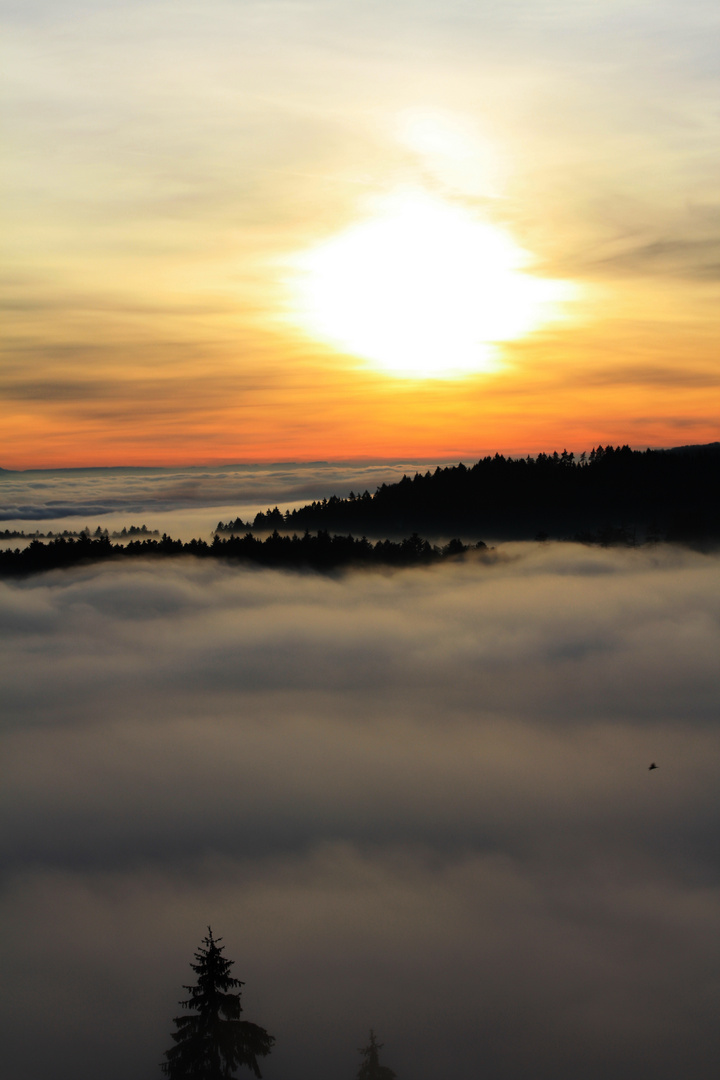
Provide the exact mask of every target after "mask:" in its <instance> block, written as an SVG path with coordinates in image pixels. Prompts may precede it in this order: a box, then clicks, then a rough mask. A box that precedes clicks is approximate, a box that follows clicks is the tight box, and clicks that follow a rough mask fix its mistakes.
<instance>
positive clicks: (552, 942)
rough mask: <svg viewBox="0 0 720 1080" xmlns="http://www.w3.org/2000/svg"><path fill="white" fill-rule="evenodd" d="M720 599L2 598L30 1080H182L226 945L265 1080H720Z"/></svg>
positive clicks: (597, 552) (227, 589)
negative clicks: (178, 1077) (178, 1078)
mask: <svg viewBox="0 0 720 1080" xmlns="http://www.w3.org/2000/svg"><path fill="white" fill-rule="evenodd" d="M719 569H720V558H718V557H717V556H708V555H702V554H698V553H694V552H691V551H687V550H681V549H675V548H671V547H663V546H658V547H656V548H653V549H649V548H648V549H641V550H629V551H617V550H601V549H587V548H581V547H577V546H573V545H560V544H558V545H554V544H547V545H533V544H526V545H522V544H517V545H506V546H504V547H503V548H502V549H500V550H499V551H498V553H497V556H496V558H495V560H494V561H488V562H484V563H483V562H480V561H476V560H473V559H468V560H466V561H459V562H457V563H453V564H450V565H443V566H441V567H433V568H429V569H424V570H417V569H415V570H409V571H398V572H394V573H391V572H365V573H361V572H356V573H349V574H347V575H344V576H335V577H324V576H320V575H314V574H284V573H279V572H273V571H270V570H253V569H243V568H237V567H230V566H224V565H222V564H211V563H208V562H203V563H200V562H195V561H193V560H191V559H187V560H185V559H181V560H176V561H168V562H165V563H164V562H157V561H155V562H153V563H150V562H148V563H133V564H132V565H111V566H92V567H86V568H76V569H74V570H73V571H70V572H54V573H50V574H46V575H41V576H38V577H33V578H30V579H27V580H25V581H21V582H12V583H7V582H0V633H2V648H3V656H4V660H5V663H4V664H3V676H2V690H1V694H2V701H3V704H4V709H3V714H4V719H3V734H2V738H3V752H2V762H3V765H2V768H3V772H4V779H3V792H4V800H5V812H4V814H3V815H2V818H1V819H0V837H1V840H2V852H3V862H4V879H3V881H4V884H3V892H2V898H1V900H0V912H1V914H2V921H3V925H4V926H5V927H6V929H8V928H9V929H10V931H11V933H10V934H6V944H5V946H4V947H3V964H2V967H3V971H4V976H3V980H4V986H5V989H4V998H3V1002H4V1003H3V1008H2V1013H1V1015H2V1026H3V1029H4V1030H3V1032H2V1045H3V1047H4V1050H3V1058H4V1061H5V1066H4V1068H5V1072H4V1075H5V1076H6V1077H7V1078H8V1080H36V1078H37V1077H40V1076H45V1075H47V1076H51V1077H52V1078H53V1080H97V1078H98V1077H101V1076H102V1077H103V1080H145V1078H148V1080H149V1078H151V1077H159V1075H160V1073H159V1069H158V1067H157V1066H158V1062H159V1061H160V1060H161V1057H162V1053H163V1051H164V1050H165V1049H167V1048H168V1047H169V1045H170V1032H171V1030H172V1023H171V1021H172V1017H173V1016H175V1015H177V1014H178V1012H179V1011H180V1010H179V1009H178V1006H177V1002H178V1000H179V999H180V998H181V997H183V996H184V992H183V991H182V985H183V984H184V983H187V982H189V981H190V980H191V978H192V973H191V971H190V968H189V966H188V964H189V961H190V960H191V958H192V953H193V952H194V950H195V948H196V946H197V945H198V943H199V942H200V939H201V937H202V936H203V934H204V932H205V929H206V927H207V925H208V923H210V924H211V925H212V928H213V931H214V932H215V933H216V934H218V935H221V936H222V937H223V938H224V944H225V945H226V947H227V955H228V956H229V957H230V958H232V959H234V960H236V961H237V963H236V967H235V969H234V974H236V975H237V976H238V977H239V978H241V979H244V980H245V981H246V986H245V988H244V992H243V1005H244V1008H245V1012H244V1016H245V1018H246V1019H249V1020H253V1021H255V1022H257V1023H260V1024H262V1025H263V1026H264V1027H266V1028H267V1029H268V1030H269V1031H270V1032H271V1033H272V1034H273V1035H275V1037H276V1039H277V1046H276V1049H275V1050H274V1051H273V1053H272V1055H271V1056H270V1057H269V1058H268V1059H266V1062H265V1063H264V1064H263V1074H264V1076H265V1077H266V1080H280V1078H282V1080H311V1078H312V1080H336V1078H337V1080H342V1077H346V1078H347V1080H352V1078H353V1077H354V1076H355V1074H356V1072H357V1068H358V1064H359V1056H358V1054H357V1051H356V1048H357V1047H359V1046H361V1045H363V1043H364V1042H365V1041H366V1039H367V1032H368V1029H369V1028H370V1027H373V1028H374V1029H375V1030H376V1032H377V1033H378V1035H379V1037H380V1040H381V1041H383V1042H384V1043H385V1049H384V1050H383V1057H382V1060H383V1061H384V1063H386V1064H387V1065H389V1066H391V1067H392V1068H393V1069H394V1070H395V1071H396V1072H397V1074H398V1080H435V1078H436V1077H438V1076H443V1077H452V1078H453V1080H476V1078H477V1077H478V1076H484V1077H490V1078H498V1080H525V1078H527V1077H529V1076H532V1077H534V1078H537V1080H551V1078H552V1080H571V1078H572V1080H576V1077H578V1076H582V1077H583V1080H595V1078H597V1080H600V1078H603V1080H604V1078H606V1077H608V1076H613V1078H615V1080H636V1078H637V1077H638V1076H640V1075H645V1074H647V1075H652V1076H653V1077H654V1078H655V1080H670V1078H673V1080H675V1078H676V1077H677V1076H679V1075H682V1076H686V1077H689V1078H694V1077H698V1078H700V1077H705V1076H708V1075H710V1074H711V1072H712V1063H713V1062H716V1050H717V1015H718V980H719V979H720V855H719V853H718V841H717V837H718V827H719V825H720V821H719V818H720V785H719V783H718V781H719V780H720V758H719V756H718V751H719V750H720V737H719V734H718V712H719V707H720V665H718V656H720V576H719V574H718V570H719ZM651 761H655V762H657V764H658V769H657V770H654V771H652V772H650V771H649V770H648V766H649V764H650V763H651Z"/></svg>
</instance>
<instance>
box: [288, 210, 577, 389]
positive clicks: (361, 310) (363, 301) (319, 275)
mask: <svg viewBox="0 0 720 1080" xmlns="http://www.w3.org/2000/svg"><path fill="white" fill-rule="evenodd" d="M529 262H530V256H529V255H528V254H527V252H525V251H523V250H522V249H521V248H520V247H518V245H517V244H516V243H515V242H514V241H513V240H512V238H511V237H510V236H509V235H508V234H507V233H505V232H504V231H503V230H502V229H500V228H498V227H497V226H495V225H491V224H489V223H487V222H482V221H480V220H478V219H477V218H475V217H473V216H472V215H471V214H470V213H469V212H468V211H467V210H465V209H463V208H462V207H459V206H456V205H453V204H452V203H449V202H445V201H443V200H441V199H438V198H436V197H433V196H430V195H427V194H425V193H418V192H403V193H397V194H395V195H393V196H391V197H389V198H387V199H385V201H384V202H383V204H382V205H381V206H380V207H379V208H378V210H377V212H376V213H375V214H374V215H373V216H371V217H369V218H368V219H366V220H364V221H362V222H360V223H358V224H356V225H353V226H351V227H350V228H348V229H346V230H345V231H343V232H341V233H339V234H338V235H336V236H334V237H332V238H331V239H329V240H327V241H325V242H324V243H322V244H320V245H318V246H317V247H315V248H312V249H311V250H309V251H306V252H304V253H303V254H301V255H300V256H298V257H297V258H296V259H295V260H294V261H293V266H294V269H295V272H296V273H295V276H294V281H293V291H294V293H295V297H296V299H295V303H294V304H293V307H294V312H293V314H294V318H295V319H296V320H297V321H298V322H299V323H300V325H301V326H302V327H303V329H305V331H306V332H307V333H309V334H311V335H312V336H314V337H316V338H319V339H320V340H324V341H326V342H327V343H328V344H331V345H333V346H334V347H336V348H339V349H341V350H343V351H344V352H348V353H350V354H352V355H354V356H358V357H362V358H363V359H365V360H367V361H369V362H371V363H372V364H374V365H375V366H377V367H379V368H380V369H381V370H382V371H385V372H387V373H388V374H393V375H402V376H406V377H410V378H428V377H435V378H437V377H445V378H447V377H453V376H458V375H463V374H467V373H469V372H477V371H489V370H492V369H493V368H494V367H496V366H497V364H498V359H497V348H496V343H498V342H502V341H509V340H513V339H516V338H519V337H522V336H523V335H525V334H528V333H529V332H530V331H531V330H534V329H536V328H537V327H538V326H540V325H541V324H542V323H544V322H546V321H547V320H548V319H552V318H557V317H558V315H559V307H560V303H561V301H563V300H565V299H567V298H568V297H569V295H570V294H571V292H572V288H571V286H570V285H568V283H567V282H560V281H553V280H545V279H542V278H538V277H533V276H532V275H531V274H529V273H527V272H526V271H524V268H525V267H527V265H528V263H529Z"/></svg>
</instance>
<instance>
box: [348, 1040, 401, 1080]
mask: <svg viewBox="0 0 720 1080" xmlns="http://www.w3.org/2000/svg"><path fill="white" fill-rule="evenodd" d="M382 1048H383V1043H379V1042H378V1041H377V1039H376V1038H375V1032H374V1031H373V1030H372V1028H371V1029H370V1042H369V1043H368V1044H367V1046H364V1047H363V1048H362V1049H361V1050H360V1056H361V1057H362V1062H361V1064H360V1068H359V1069H358V1072H357V1080H395V1073H394V1072H393V1071H392V1069H388V1067H387V1065H381V1064H380V1057H379V1052H380V1050H382Z"/></svg>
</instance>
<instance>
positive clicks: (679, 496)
mask: <svg viewBox="0 0 720 1080" xmlns="http://www.w3.org/2000/svg"><path fill="white" fill-rule="evenodd" d="M229 524H231V523H228V525H229ZM228 525H225V524H223V523H222V522H220V523H219V529H220V530H221V531H223V530H226V529H227V528H228ZM272 529H285V530H295V531H297V530H304V529H310V530H316V529H324V530H337V531H342V532H345V531H347V532H351V533H353V534H355V535H358V534H367V535H369V536H402V535H407V534H408V533H410V532H419V533H422V534H424V535H426V536H427V535H429V536H448V535H455V534H457V535H461V536H464V537H465V538H468V537H477V536H483V537H485V538H486V539H487V538H488V537H492V538H493V539H549V538H554V539H576V540H580V541H587V542H595V543H609V544H612V543H637V542H645V541H652V540H678V541H686V542H699V541H705V540H711V541H717V540H719V539H720V443H709V444H707V445H703V446H688V447H677V448H674V449H672V450H645V451H639V450H631V449H630V447H629V446H619V447H613V446H606V447H603V446H598V447H597V448H595V449H593V450H592V451H591V452H590V453H589V454H587V455H586V454H582V455H581V456H580V457H579V458H576V457H575V455H574V454H572V453H568V452H567V450H563V451H562V453H557V451H556V452H555V453H553V454H538V455H537V457H534V458H533V457H530V456H528V457H524V458H512V457H503V456H502V455H501V454H495V456H494V457H484V458H482V459H481V460H480V461H478V462H477V463H476V464H475V465H473V466H471V467H468V466H466V465H464V464H462V463H461V464H459V465H450V466H447V467H446V468H442V467H440V466H438V467H437V468H436V469H435V471H434V472H430V471H428V472H425V473H419V472H418V473H415V475H414V476H412V477H410V476H404V477H403V478H402V480H400V481H398V482H397V483H393V484H381V485H380V486H379V487H378V489H377V491H376V492H375V493H374V494H373V495H371V494H370V492H368V491H365V492H363V493H362V494H355V493H354V492H351V493H350V495H349V496H348V497H347V498H338V497H337V496H335V495H334V496H332V498H330V499H322V500H321V501H315V502H312V503H309V504H308V505H306V506H303V507H300V508H299V509H296V510H292V511H286V512H285V513H284V514H283V513H282V512H281V511H280V510H279V509H278V508H277V507H275V508H274V509H272V510H268V511H266V512H265V513H264V514H257V515H256V517H255V519H254V521H253V530H254V531H270V530H272Z"/></svg>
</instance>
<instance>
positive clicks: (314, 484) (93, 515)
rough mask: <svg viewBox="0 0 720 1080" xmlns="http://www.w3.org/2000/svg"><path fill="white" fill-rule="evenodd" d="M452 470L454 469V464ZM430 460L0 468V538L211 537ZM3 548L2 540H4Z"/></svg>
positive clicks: (368, 486) (389, 479) (422, 467)
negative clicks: (13, 533)
mask: <svg viewBox="0 0 720 1080" xmlns="http://www.w3.org/2000/svg"><path fill="white" fill-rule="evenodd" d="M455 464H457V463H455ZM435 465H436V463H435V462H433V463H429V462H417V461H413V462H389V463H388V462H380V463H372V462H370V463H365V464H357V463H348V464H344V463H337V462H327V461H315V462H303V463H300V464H298V463H294V462H285V463H280V464H274V465H226V466H207V467H205V466H197V467H187V468H173V469H171V468H165V469H161V468H99V469H53V470H50V469H34V470H27V471H22V472H11V471H8V470H2V469H0V532H3V531H4V530H5V529H11V530H23V531H25V532H34V531H36V530H38V531H41V532H47V531H48V530H52V531H53V532H58V531H62V530H63V529H71V530H75V531H79V530H80V529H83V528H85V527H86V526H87V527H89V528H90V529H91V531H94V530H95V528H96V527H97V526H98V525H100V526H101V527H102V528H104V529H108V530H109V531H110V532H112V531H113V530H114V529H118V530H119V529H121V528H122V527H123V526H127V525H129V524H135V525H142V524H146V525H147V526H148V528H149V529H159V530H160V531H161V532H163V531H167V532H168V533H169V534H170V535H171V536H173V537H175V538H177V539H180V540H190V539H192V538H193V537H202V538H203V539H207V538H209V537H210V535H211V532H212V530H213V529H214V528H215V526H216V525H217V523H218V521H220V520H222V521H225V520H227V519H229V518H232V519H233V520H234V519H235V518H236V517H237V516H240V517H241V518H242V519H243V520H244V521H247V520H250V521H252V519H253V518H254V517H255V514H257V513H258V512H259V511H264V510H267V509H268V507H272V506H274V505H276V504H279V505H280V507H281V508H282V509H283V510H285V509H293V508H294V507H297V506H304V505H305V504H306V503H307V502H310V501H311V500H312V499H322V498H326V497H329V496H331V495H339V496H342V497H345V496H347V495H348V494H349V493H350V492H351V491H355V492H363V491H365V490H368V491H370V492H371V493H373V492H374V491H375V489H376V488H377V487H378V485H379V484H382V483H393V482H394V481H397V480H400V479H401V477H402V476H403V475H404V474H405V473H407V474H409V475H410V476H412V475H413V474H414V473H415V472H417V471H421V472H425V471H426V470H427V469H429V468H432V469H434V468H435ZM3 543H4V545H5V546H7V543H8V542H7V541H3Z"/></svg>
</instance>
